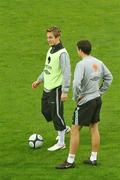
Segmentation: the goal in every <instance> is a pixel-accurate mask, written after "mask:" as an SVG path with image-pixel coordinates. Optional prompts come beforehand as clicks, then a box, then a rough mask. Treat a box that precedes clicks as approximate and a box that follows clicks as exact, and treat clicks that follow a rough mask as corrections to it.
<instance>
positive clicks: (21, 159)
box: [0, 0, 120, 180]
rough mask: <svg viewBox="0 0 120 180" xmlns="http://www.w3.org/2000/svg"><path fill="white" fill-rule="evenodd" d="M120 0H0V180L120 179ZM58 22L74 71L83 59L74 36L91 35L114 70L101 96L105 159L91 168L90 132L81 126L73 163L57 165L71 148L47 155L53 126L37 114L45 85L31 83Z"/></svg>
mask: <svg viewBox="0 0 120 180" xmlns="http://www.w3.org/2000/svg"><path fill="white" fill-rule="evenodd" d="M119 24H120V1H119V0H111V1H107V0H101V1H96V0H90V1H87V0H84V1H81V0H61V1H55V0H51V1H48V0H0V84H1V86H0V180H49V179H50V180H56V179H58V180H59V179H60V180H67V179H76V180H77V179H80V180H108V179H111V180H119V179H120V174H119V171H120V140H119V137H120V131H119V127H120V105H119V99H120V91H119V89H120V70H119V68H120V58H119V56H120V55H119V54H120V25H119ZM51 25H57V26H59V27H60V28H61V30H62V41H63V42H64V43H63V44H64V46H65V47H66V48H67V50H68V52H69V54H70V58H71V65H72V74H73V71H74V67H75V64H76V63H77V61H78V59H79V58H78V56H77V53H76V41H78V40H79V39H89V40H90V41H91V42H92V44H93V47H94V48H93V55H94V56H96V57H98V58H100V59H101V60H103V61H104V62H105V64H106V65H107V66H108V67H109V69H110V70H111V72H112V74H113V76H114V81H113V84H112V86H111V88H110V89H109V91H108V92H107V93H106V94H105V95H104V97H103V108H102V112H101V125H100V132H101V148H100V153H99V156H98V160H99V161H100V163H101V165H100V166H98V167H88V166H85V165H83V164H82V161H83V160H84V159H85V158H86V157H88V156H89V152H90V145H89V143H90V138H89V130H88V129H83V130H82V131H81V146H80V148H79V150H78V153H77V156H76V165H77V166H76V168H75V169H69V170H65V171H59V170H56V169H55V168H54V167H55V165H56V164H58V163H60V162H62V161H63V160H65V159H66V157H67V154H68V147H69V135H67V136H66V144H67V149H65V150H62V151H58V152H54V153H50V152H48V151H47V148H48V147H49V146H51V145H52V144H53V143H54V142H55V141H54V140H55V136H56V132H55V131H54V129H53V125H52V124H47V123H46V121H45V120H44V118H43V116H42V115H41V114H40V97H41V94H42V89H43V87H41V88H38V89H36V90H32V89H31V83H32V82H33V81H34V80H36V77H37V76H38V75H39V73H40V72H41V71H42V69H43V66H44V61H45V55H46V51H47V49H48V45H47V42H46V32H45V31H46V28H48V27H49V26H51ZM74 106H75V104H74V102H73V101H72V90H71V89H70V93H69V100H68V102H66V104H65V118H66V122H67V124H68V125H71V117H72V111H73V109H74ZM33 133H39V134H41V135H42V136H43V137H44V145H43V147H42V148H41V149H39V150H32V149H30V148H29V147H28V137H29V136H30V135H31V134H33Z"/></svg>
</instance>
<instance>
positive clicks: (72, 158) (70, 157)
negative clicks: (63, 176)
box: [67, 154, 75, 164]
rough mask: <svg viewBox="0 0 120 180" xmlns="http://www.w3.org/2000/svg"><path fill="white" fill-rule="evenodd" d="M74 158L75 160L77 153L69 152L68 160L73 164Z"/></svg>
mask: <svg viewBox="0 0 120 180" xmlns="http://www.w3.org/2000/svg"><path fill="white" fill-rule="evenodd" d="M74 160H75V154H69V155H68V158H67V162H68V163H71V164H72V163H73V162H74Z"/></svg>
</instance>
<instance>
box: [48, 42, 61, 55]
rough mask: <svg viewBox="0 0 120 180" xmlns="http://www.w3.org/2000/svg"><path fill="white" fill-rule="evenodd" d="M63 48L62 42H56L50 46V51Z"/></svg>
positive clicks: (53, 51)
mask: <svg viewBox="0 0 120 180" xmlns="http://www.w3.org/2000/svg"><path fill="white" fill-rule="evenodd" d="M63 48H64V47H63V45H62V43H59V44H56V45H54V46H52V49H51V51H50V53H51V54H53V53H55V52H57V51H59V50H60V49H63Z"/></svg>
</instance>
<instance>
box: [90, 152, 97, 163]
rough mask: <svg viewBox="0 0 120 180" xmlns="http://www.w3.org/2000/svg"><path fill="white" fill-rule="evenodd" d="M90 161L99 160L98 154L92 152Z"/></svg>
mask: <svg viewBox="0 0 120 180" xmlns="http://www.w3.org/2000/svg"><path fill="white" fill-rule="evenodd" d="M90 160H91V161H95V160H97V152H91V156H90Z"/></svg>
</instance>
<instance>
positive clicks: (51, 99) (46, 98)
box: [41, 86, 66, 131]
mask: <svg viewBox="0 0 120 180" xmlns="http://www.w3.org/2000/svg"><path fill="white" fill-rule="evenodd" d="M41 111H42V114H43V115H44V117H45V119H46V120H47V121H48V122H49V121H53V124H54V127H55V129H56V130H57V131H62V130H64V129H65V128H66V125H65V121H64V116H63V113H64V109H63V102H62V101H61V86H60V87H57V88H55V89H53V90H51V91H50V92H45V91H43V96H42V101H41Z"/></svg>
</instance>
